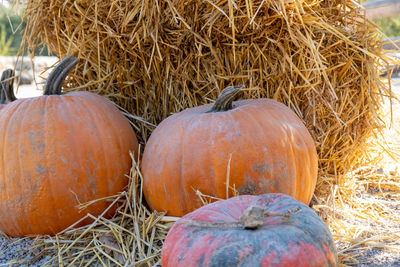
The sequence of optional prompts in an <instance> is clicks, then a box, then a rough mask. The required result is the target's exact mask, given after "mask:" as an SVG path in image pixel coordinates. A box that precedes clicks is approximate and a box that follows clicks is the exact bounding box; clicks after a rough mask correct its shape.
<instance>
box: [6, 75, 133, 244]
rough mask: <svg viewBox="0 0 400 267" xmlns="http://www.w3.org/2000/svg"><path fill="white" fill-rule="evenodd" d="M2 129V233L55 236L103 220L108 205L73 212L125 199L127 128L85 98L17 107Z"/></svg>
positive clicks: (46, 99)
mask: <svg viewBox="0 0 400 267" xmlns="http://www.w3.org/2000/svg"><path fill="white" fill-rule="evenodd" d="M49 79H50V76H49ZM60 90H61V89H60ZM0 128H1V129H0V138H1V139H0V140H2V142H0V151H1V153H0V169H1V170H2V171H1V172H0V214H1V216H0V230H1V231H3V232H5V233H6V234H8V235H10V236H27V235H43V234H48V235H54V234H56V233H57V232H59V231H61V230H63V229H65V228H66V227H68V226H70V225H71V224H73V223H75V222H76V221H77V220H79V219H81V218H82V217H83V216H85V215H86V214H87V213H90V214H92V215H94V216H97V215H99V214H101V213H102V212H103V211H104V210H105V209H106V208H107V207H108V206H109V205H110V202H107V201H98V202H96V203H95V204H93V205H90V206H89V207H88V208H87V209H85V210H83V211H82V212H81V213H80V212H79V210H78V207H77V205H79V204H80V203H85V202H87V201H91V200H95V199H99V198H102V197H108V196H112V195H115V194H117V193H118V192H121V191H123V190H124V187H125V186H126V185H127V183H128V179H127V178H126V177H125V175H126V174H128V173H129V170H130V168H131V158H130V156H129V151H132V152H134V153H135V155H137V149H138V143H137V139H136V136H135V133H134V132H133V129H132V128H131V126H130V124H129V122H128V120H127V119H126V118H125V117H124V116H123V115H122V113H121V112H120V111H119V110H118V109H117V108H116V107H115V106H114V105H113V104H112V102H111V101H109V100H107V99H106V98H104V97H101V96H99V95H96V94H94V93H89V92H72V93H67V94H64V95H44V96H40V97H35V98H26V99H19V100H16V101H14V102H12V103H10V104H7V106H6V107H5V108H3V109H2V111H1V112H0ZM114 210H115V209H114ZM112 211H113V210H111V212H110V213H109V215H110V216H111V215H112ZM89 222H90V221H89V220H86V221H84V222H82V223H80V224H79V225H77V226H80V225H83V224H86V223H89Z"/></svg>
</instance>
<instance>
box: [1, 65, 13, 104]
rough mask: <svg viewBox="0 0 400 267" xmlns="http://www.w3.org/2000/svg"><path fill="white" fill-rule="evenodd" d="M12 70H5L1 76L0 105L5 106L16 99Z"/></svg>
mask: <svg viewBox="0 0 400 267" xmlns="http://www.w3.org/2000/svg"><path fill="white" fill-rule="evenodd" d="M14 74H15V73H14V70H12V69H7V70H5V71H3V73H2V74H1V81H0V83H1V92H0V104H7V103H9V102H12V101H14V100H17V98H16V97H15V95H14Z"/></svg>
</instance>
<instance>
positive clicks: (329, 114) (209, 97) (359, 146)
mask: <svg viewBox="0 0 400 267" xmlns="http://www.w3.org/2000/svg"><path fill="white" fill-rule="evenodd" d="M24 20H25V21H26V22H27V27H26V30H25V35H24V41H25V46H26V47H28V48H29V49H30V51H36V49H38V48H40V47H41V46H42V45H47V46H48V47H49V48H50V51H51V52H52V53H55V54H57V56H59V57H64V56H66V55H70V54H74V55H75V56H77V57H78V58H80V59H81V60H80V63H79V65H78V66H77V67H76V69H75V71H74V72H73V73H72V74H71V75H70V76H69V80H68V87H69V89H67V90H88V91H93V92H96V93H99V94H101V95H104V96H107V97H109V98H111V99H112V100H113V101H114V102H115V103H117V104H118V105H119V106H120V107H122V108H123V109H125V110H127V111H128V112H130V113H132V114H133V115H135V116H140V117H142V118H144V120H145V121H147V122H149V123H152V124H158V123H159V122H160V121H161V120H163V119H164V118H166V117H167V116H169V115H171V114H172V113H174V112H177V111H181V110H183V109H185V108H187V107H192V106H196V105H201V104H204V103H209V102H211V101H213V100H214V99H216V97H217V95H218V93H219V92H220V91H221V90H222V89H223V88H224V87H225V86H228V85H234V84H235V85H237V84H245V85H246V87H247V88H248V90H246V91H245V93H244V95H243V96H242V97H243V98H258V97H269V98H273V99H277V100H279V101H281V102H283V103H285V104H286V105H288V106H289V107H290V108H291V109H293V110H294V111H295V112H296V113H297V115H298V116H299V117H300V118H302V120H303V121H304V123H305V124H306V126H307V127H308V129H309V130H310V132H311V134H312V136H313V137H314V140H315V142H316V145H317V150H318V154H319V158H320V171H321V173H322V174H328V173H330V174H334V173H343V172H344V171H346V170H348V169H349V168H350V167H353V166H354V165H355V163H356V162H357V159H358V158H359V157H360V154H362V152H363V144H364V143H365V141H366V140H367V138H368V137H370V136H371V134H372V132H373V130H374V129H376V128H377V127H379V124H378V122H379V118H378V115H377V114H378V113H379V109H380V105H381V98H380V97H381V95H388V94H389V95H390V92H389V91H388V90H387V89H386V88H385V86H384V84H383V82H382V81H381V80H380V79H379V75H378V72H377V67H378V65H379V64H381V65H382V62H383V63H384V64H388V59H386V58H385V57H384V55H383V51H382V45H381V42H380V38H379V37H378V32H377V30H376V28H375V26H373V25H371V24H370V23H369V22H368V21H366V19H365V14H364V13H363V11H362V10H361V7H360V6H359V5H358V4H357V3H355V2H354V1H352V0H333V1H314V0H296V1H295V0H246V1H244V0H242V1H240V0H235V1H233V0H226V1H215V0H202V1H181V0H167V1H153V0H148V1H143V0H132V1H122V0H114V1H100V0H93V1H83V0H81V1H61V0H48V1H41V0H29V1H27V8H26V12H25V16H24ZM266 116H267V114H266ZM135 124H136V126H137V132H138V134H139V138H141V140H142V142H145V140H146V139H147V138H148V136H149V134H150V133H151V130H152V129H153V127H152V126H151V125H149V124H147V123H143V122H141V121H135Z"/></svg>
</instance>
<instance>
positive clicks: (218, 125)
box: [142, 88, 318, 216]
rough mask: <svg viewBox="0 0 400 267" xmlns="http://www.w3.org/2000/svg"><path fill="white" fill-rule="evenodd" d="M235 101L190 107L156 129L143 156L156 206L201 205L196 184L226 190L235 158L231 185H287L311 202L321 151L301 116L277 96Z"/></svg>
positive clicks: (245, 188) (259, 190)
mask: <svg viewBox="0 0 400 267" xmlns="http://www.w3.org/2000/svg"><path fill="white" fill-rule="evenodd" d="M227 89H229V88H227ZM217 101H218V100H217ZM214 106H215V105H214ZM233 106H234V107H233V108H232V109H230V110H227V111H220V112H209V111H210V109H211V108H212V107H213V105H212V104H208V105H203V106H199V107H195V108H189V109H186V110H184V111H182V112H180V113H176V114H174V115H172V116H170V117H168V118H167V119H165V120H164V121H162V122H161V123H160V124H159V125H158V126H157V128H156V129H155V130H154V131H153V133H152V134H151V136H150V138H149V140H148V142H147V144H146V147H145V150H144V154H143V159H142V174H143V179H144V187H143V190H144V195H145V198H146V201H147V203H148V204H149V206H150V207H151V208H152V209H154V210H157V211H167V214H168V215H171V216H183V215H185V214H186V213H188V212H191V211H193V210H195V209H196V208H199V207H200V206H202V203H201V201H200V199H199V197H198V196H197V195H196V192H195V190H199V191H200V192H201V193H203V194H205V195H209V196H214V197H218V198H226V195H227V192H226V191H227V190H226V188H227V186H226V183H227V170H228V165H229V169H230V171H229V185H230V186H233V185H234V186H235V188H236V189H237V191H238V193H239V194H240V195H244V194H246V195H259V194H264V193H285V194H288V195H290V196H293V197H294V198H295V199H297V200H299V201H302V202H303V203H306V204H308V203H309V202H310V200H311V198H312V195H313V193H314V189H315V185H316V181H317V172H318V157H317V153H316V148H315V145H314V141H313V139H312V137H311V135H310V134H309V132H308V131H307V129H306V127H305V126H304V125H303V123H302V121H301V120H300V119H299V118H298V117H297V115H296V114H295V113H294V112H293V111H292V110H290V109H289V108H288V107H286V106H285V105H283V104H281V103H279V102H277V101H274V100H271V99H250V100H241V101H236V102H233ZM229 162H230V163H229ZM230 191H231V190H230ZM229 195H230V196H232V194H231V193H229Z"/></svg>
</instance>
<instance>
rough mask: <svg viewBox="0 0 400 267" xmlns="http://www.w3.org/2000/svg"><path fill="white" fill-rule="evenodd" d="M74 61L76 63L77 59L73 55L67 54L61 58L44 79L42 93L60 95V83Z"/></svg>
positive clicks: (73, 64)
mask: <svg viewBox="0 0 400 267" xmlns="http://www.w3.org/2000/svg"><path fill="white" fill-rule="evenodd" d="M76 63H78V59H77V58H76V57H74V56H68V57H66V58H64V59H63V60H61V62H60V63H58V64H57V65H56V66H55V68H54V69H53V70H52V71H51V72H50V74H49V77H48V78H47V80H46V84H45V85H44V95H61V87H62V84H63V82H64V80H65V78H66V77H67V75H68V73H69V71H70V70H71V69H72V68H73V67H74V66H75V64H76Z"/></svg>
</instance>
